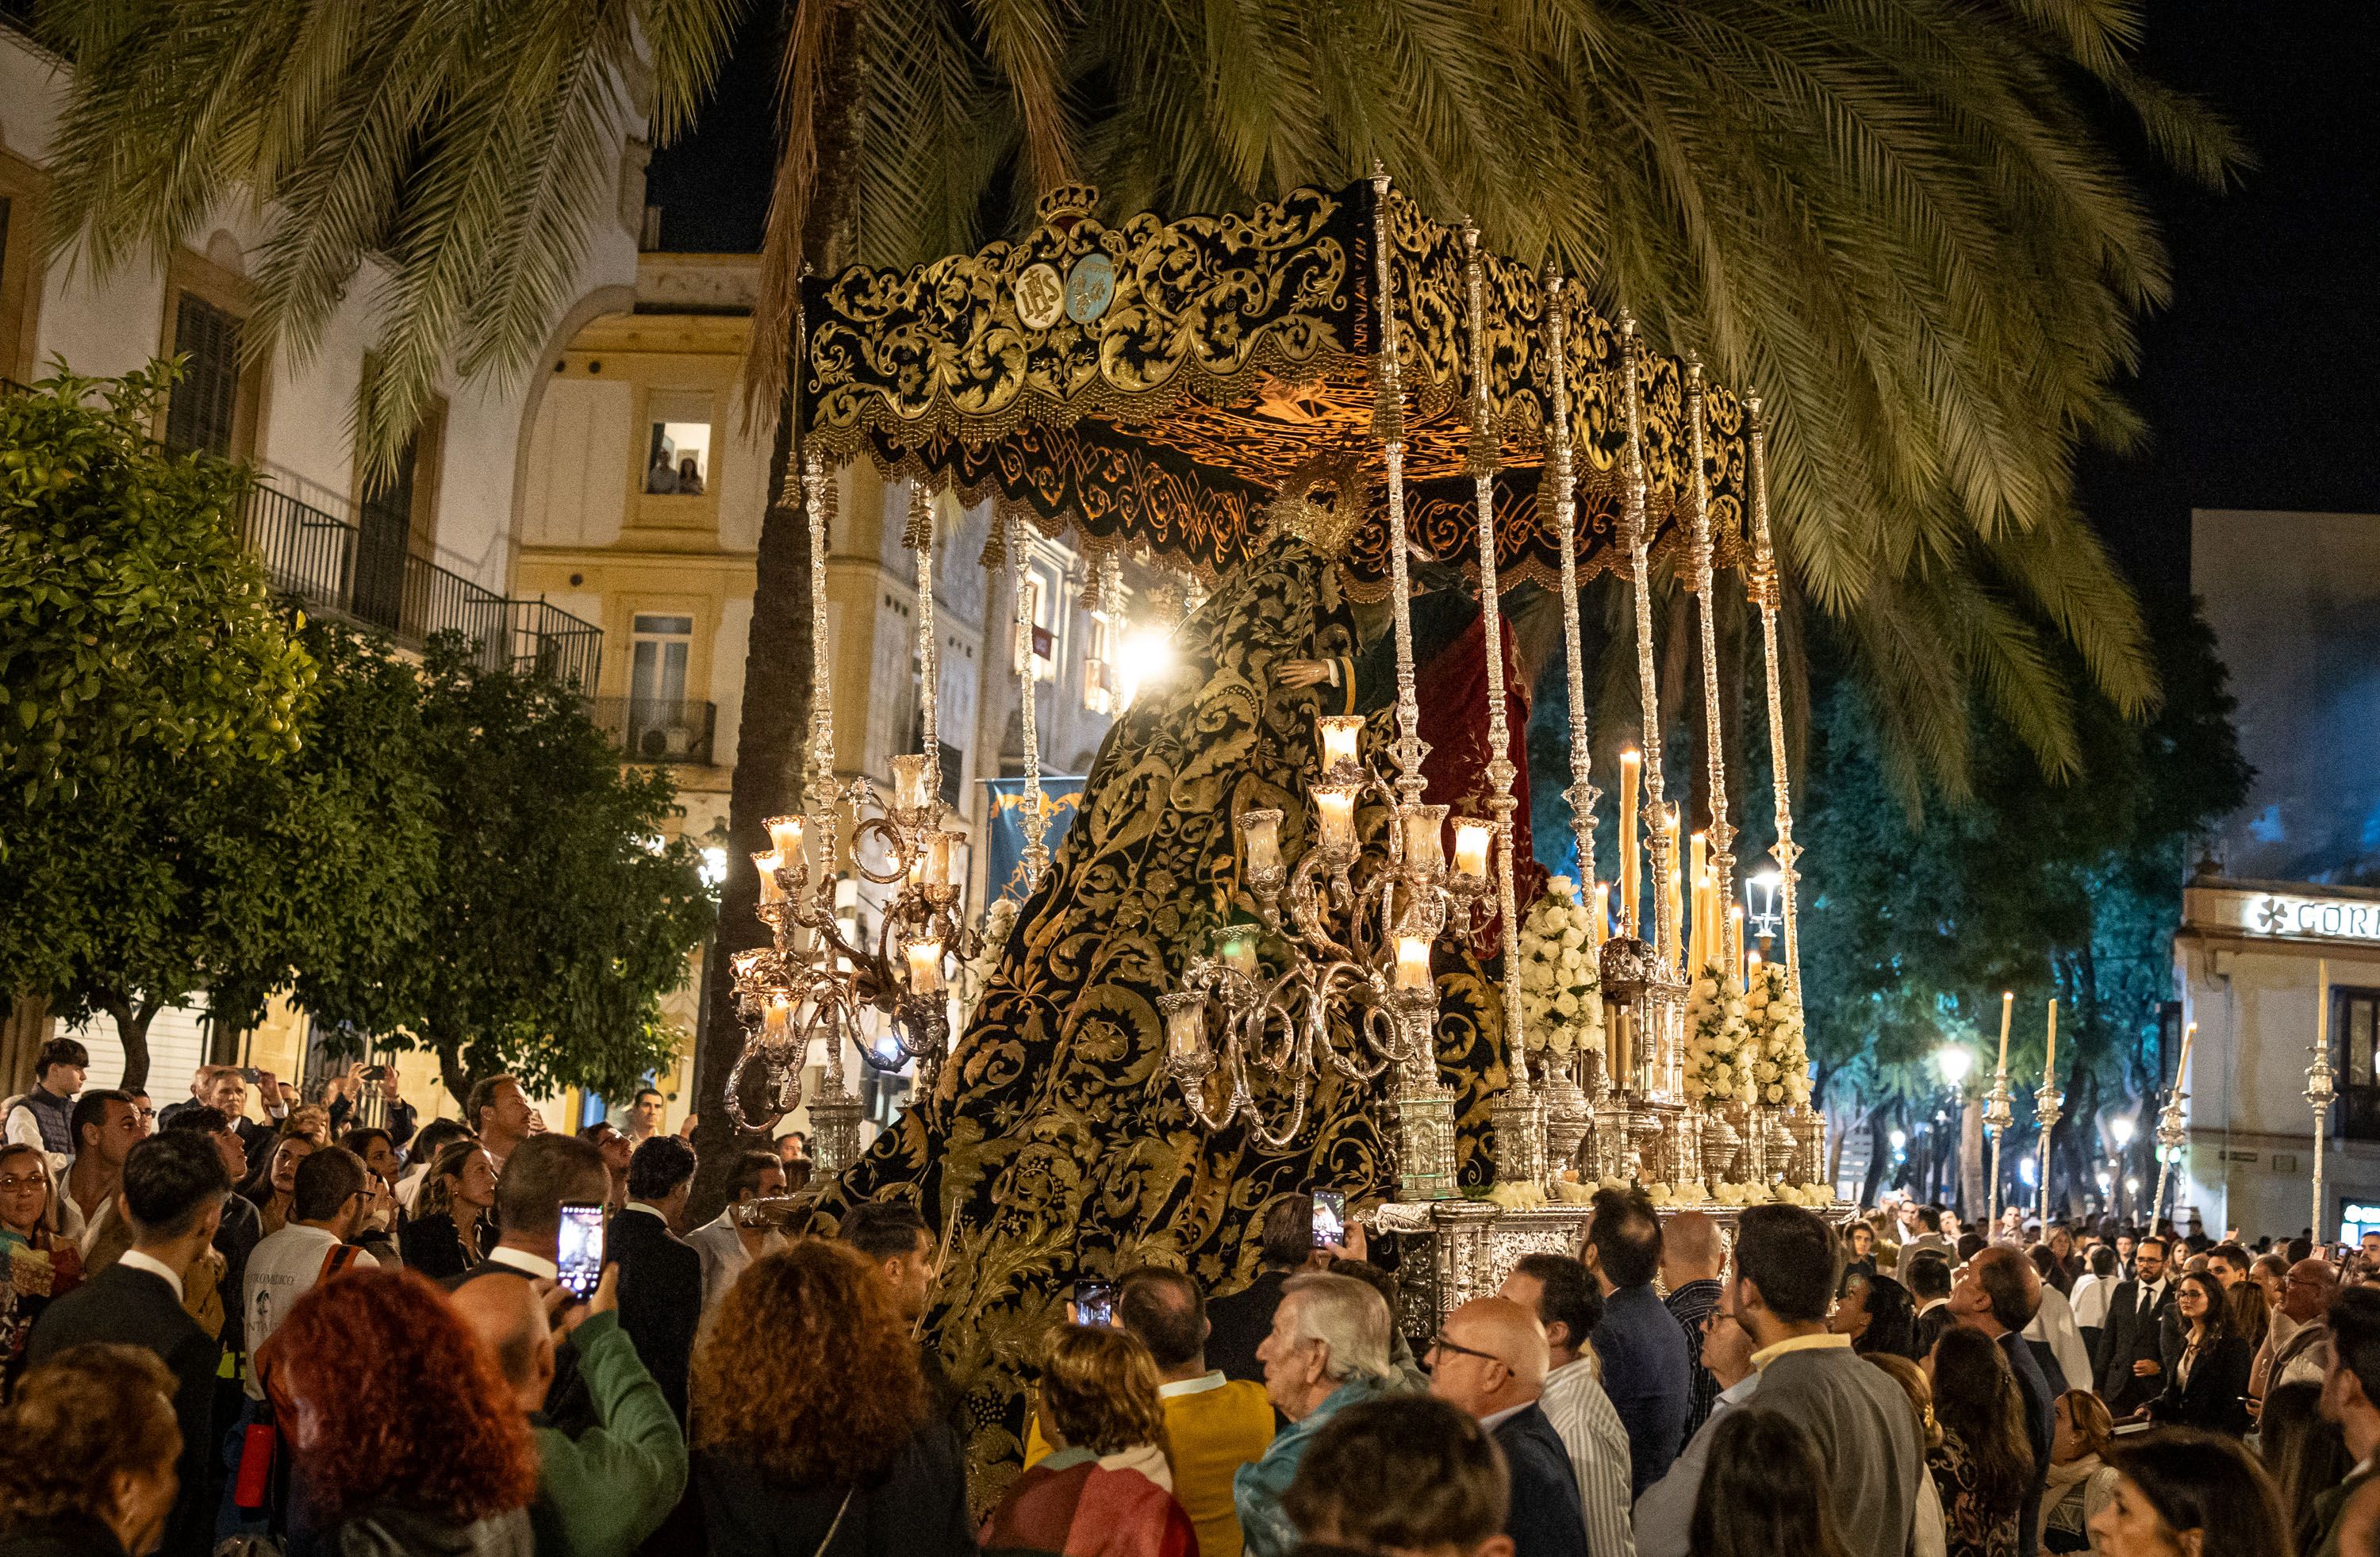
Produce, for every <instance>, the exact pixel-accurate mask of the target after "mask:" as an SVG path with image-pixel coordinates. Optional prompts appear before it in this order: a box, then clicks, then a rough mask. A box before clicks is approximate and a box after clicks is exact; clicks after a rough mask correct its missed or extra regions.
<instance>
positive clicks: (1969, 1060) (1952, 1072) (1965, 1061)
mask: <svg viewBox="0 0 2380 1557" xmlns="http://www.w3.org/2000/svg"><path fill="white" fill-rule="evenodd" d="M1934 1068H1935V1069H1937V1070H1938V1071H1940V1072H1941V1073H1942V1080H1943V1084H1944V1085H1946V1086H1950V1087H1960V1086H1964V1085H1965V1084H1966V1080H1967V1075H1968V1073H1969V1072H1970V1071H1972V1070H1973V1069H1974V1068H1975V1056H1974V1055H1973V1053H1971V1052H1970V1051H1968V1050H1967V1049H1964V1048H1961V1046H1960V1045H1958V1044H1943V1045H1942V1046H1941V1047H1940V1048H1938V1049H1937V1050H1935V1051H1934Z"/></svg>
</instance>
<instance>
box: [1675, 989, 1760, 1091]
mask: <svg viewBox="0 0 2380 1557" xmlns="http://www.w3.org/2000/svg"><path fill="white" fill-rule="evenodd" d="M1754 1061H1755V1054H1754V1052H1753V1049H1752V1030H1751V1028H1750V1027H1749V1026H1747V1025H1746V1024H1745V1021H1744V1005H1743V996H1740V995H1738V994H1736V993H1735V991H1734V990H1733V989H1732V988H1730V987H1729V984H1728V980H1727V978H1726V976H1725V975H1724V974H1722V973H1721V972H1719V971H1718V969H1717V968H1713V967H1708V966H1706V967H1705V968H1704V969H1703V971H1702V972H1701V974H1700V975H1698V976H1697V977H1696V978H1695V980H1694V986H1693V987H1692V988H1691V989H1689V990H1688V991H1687V992H1686V1098H1687V1101H1689V1102H1692V1103H1701V1102H1705V1101H1708V1102H1711V1103H1721V1104H1724V1103H1735V1102H1740V1101H1748V1100H1749V1098H1750V1095H1751V1094H1750V1091H1749V1089H1750V1085H1751V1071H1752V1068H1753V1066H1754Z"/></svg>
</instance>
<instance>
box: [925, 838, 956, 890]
mask: <svg viewBox="0 0 2380 1557" xmlns="http://www.w3.org/2000/svg"><path fill="white" fill-rule="evenodd" d="M959 839H960V835H959V834H957V833H947V832H930V833H928V834H927V835H926V836H925V838H924V839H921V840H919V847H918V851H917V860H918V875H919V883H918V884H919V885H920V886H924V887H955V886H957V885H958V860H959V849H958V846H959Z"/></svg>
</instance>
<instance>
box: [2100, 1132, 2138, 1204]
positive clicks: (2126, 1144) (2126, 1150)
mask: <svg viewBox="0 0 2380 1557" xmlns="http://www.w3.org/2000/svg"><path fill="white" fill-rule="evenodd" d="M2139 1130H2140V1127H2139V1126H2138V1125H2136V1124H2134V1123H2133V1122H2132V1121H2131V1119H2130V1118H2119V1119H2110V1120H2108V1121H2107V1134H2108V1136H2109V1137H2110V1138H2111V1139H2112V1140H2113V1141H2115V1143H2116V1166H2117V1168H2118V1169H2119V1170H2120V1169H2121V1168H2122V1167H2123V1165H2124V1164H2125V1163H2126V1162H2127V1161H2128V1160H2130V1158H2131V1151H2132V1137H2133V1136H2134V1135H2136V1134H2137V1133H2139ZM2124 1182H2125V1183H2126V1184H2127V1185H2130V1184H2131V1183H2132V1182H2133V1181H2132V1180H2131V1179H2129V1178H2127V1179H2126V1180H2125V1181H2124ZM2099 1187H2100V1188H2101V1189H2107V1176H2106V1175H2105V1174H2102V1175H2101V1176H2100V1177H2099ZM2108 1193H2109V1196H2110V1198H2111V1199H2112V1198H2113V1195H2114V1191H2113V1190H2109V1191H2108ZM2127 1193H2138V1191H2137V1190H2127ZM2115 1212H2116V1214H2117V1215H2119V1216H2121V1215H2122V1214H2123V1213H2124V1208H2123V1206H2122V1205H2121V1204H2120V1203H2119V1204H2118V1205H2117V1206H2116V1207H2115Z"/></svg>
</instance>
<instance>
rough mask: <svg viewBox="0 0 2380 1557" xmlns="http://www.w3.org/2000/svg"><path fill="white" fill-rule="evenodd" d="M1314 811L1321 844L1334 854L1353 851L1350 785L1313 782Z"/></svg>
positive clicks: (1353, 837)
mask: <svg viewBox="0 0 2380 1557" xmlns="http://www.w3.org/2000/svg"><path fill="white" fill-rule="evenodd" d="M1314 815H1315V820H1316V822H1317V823H1318V826H1319V827H1320V830H1321V834H1322V847H1323V848H1325V849H1328V850H1330V851H1331V852H1332V853H1334V854H1350V853H1353V852H1354V849H1355V786H1354V785H1353V784H1317V785H1316V786H1315V787H1314Z"/></svg>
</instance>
